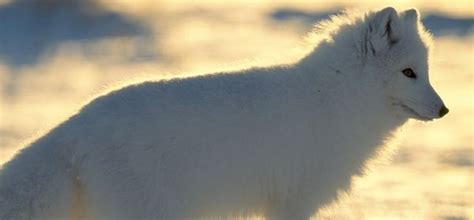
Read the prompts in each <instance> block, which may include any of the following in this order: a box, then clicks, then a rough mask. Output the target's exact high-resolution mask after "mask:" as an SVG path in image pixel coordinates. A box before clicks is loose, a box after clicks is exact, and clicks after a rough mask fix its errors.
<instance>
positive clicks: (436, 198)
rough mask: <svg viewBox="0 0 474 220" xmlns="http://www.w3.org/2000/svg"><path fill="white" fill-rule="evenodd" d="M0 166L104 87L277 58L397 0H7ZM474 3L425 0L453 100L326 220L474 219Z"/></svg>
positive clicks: (417, 126) (415, 126)
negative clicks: (318, 28)
mask: <svg viewBox="0 0 474 220" xmlns="http://www.w3.org/2000/svg"><path fill="white" fill-rule="evenodd" d="M1 4H3V5H2V6H0V33H2V34H0V164H1V163H2V162H4V161H5V160H7V159H8V158H9V157H10V156H11V155H12V154H13V153H14V152H15V151H16V150H17V149H18V148H19V147H22V146H24V145H25V144H26V143H28V142H29V141H31V140H32V139H34V138H35V137H38V136H40V135H41V134H42V133H44V132H45V131H47V130H48V129H49V128H51V127H53V126H55V125H56V124H57V123H59V122H61V121H62V120H64V119H65V118H67V117H68V116H69V115H71V114H73V113H74V112H75V111H76V110H77V109H78V108H79V107H80V106H81V105H82V104H84V103H86V102H87V100H89V99H90V98H91V97H93V96H94V95H96V94H98V93H101V92H103V91H106V90H108V89H110V88H112V87H116V86H117V85H119V84H123V83H127V82H129V81H134V80H142V79H143V78H150V77H153V78H160V77H172V76H175V75H183V74H204V73H208V72H214V71H221V70H229V69H237V68H243V67H247V66H252V65H270V64H272V63H281V62H287V61H288V60H291V59H293V58H294V57H296V56H298V54H301V48H302V47H303V46H304V43H302V42H303V40H304V39H303V38H304V35H305V33H306V32H307V31H309V30H310V29H311V24H312V23H313V22H314V21H317V20H319V19H322V18H326V17H327V16H328V15H329V14H333V13H336V12H338V11H339V10H340V9H341V8H345V7H353V6H358V7H361V8H367V7H383V6H387V5H393V4H387V3H383V2H382V3H377V5H371V4H373V3H369V1H367V2H363V3H360V5H354V3H347V2H339V3H338V4H334V3H328V2H321V1H320V2H304V1H300V2H298V3H285V2H278V3H271V4H267V3H265V2H253V1H249V2H240V1H220V2H219V1H205V2H201V3H199V4H198V3H191V2H188V1H174V3H170V2H167V1H151V0H150V1H147V0H141V1H138V3H137V2H135V4H130V3H128V2H127V1H110V0H90V1H80V0H67V1H59V0H57V1H55V0H48V1H45V0H44V1H41V0H38V1H33V2H30V1H28V2H27V1H21V2H19V1H10V3H7V2H6V1H1V0H0V5H1ZM473 4H474V3H473V2H472V1H465V2H464V1H446V2H442V1H437V2H430V3H426V2H423V1H415V2H412V3H410V4H409V3H407V2H404V1H402V3H398V4H395V6H396V7H399V8H400V9H406V8H409V7H414V6H416V7H418V8H419V9H420V11H421V12H422V13H423V14H424V15H426V17H424V19H425V23H426V25H427V27H428V28H429V29H430V30H431V31H432V32H433V34H434V35H435V49H434V54H433V55H434V56H433V57H432V63H433V66H432V69H431V79H432V84H433V85H434V87H435V88H436V89H437V90H438V92H439V93H440V94H441V96H442V97H443V99H444V101H445V103H446V104H447V105H448V107H449V108H450V110H451V111H450V113H449V114H448V115H447V116H446V117H445V118H443V119H442V120H439V121H435V122H430V123H419V122H412V123H410V125H408V126H406V127H405V128H404V129H403V131H402V134H401V137H400V139H399V141H398V146H399V147H398V149H397V150H396V151H394V156H393V159H391V160H390V159H387V158H386V160H382V161H377V162H374V164H375V165H374V166H373V168H372V172H370V173H369V174H367V175H366V176H364V177H362V178H356V179H355V182H354V186H353V190H352V191H351V192H350V194H348V195H344V196H342V199H341V200H340V201H339V202H338V203H337V204H333V205H332V206H331V207H329V208H328V209H325V210H322V211H321V212H320V213H319V214H318V217H319V218H321V219H443V220H461V219H466V220H467V219H474V177H473V174H474V173H473V171H474V149H473V135H474V132H473V123H474V117H473V116H474V115H473V114H474V112H473V108H474V78H473V77H474V63H473V61H474V31H473V30H474V28H473V25H474V5H473Z"/></svg>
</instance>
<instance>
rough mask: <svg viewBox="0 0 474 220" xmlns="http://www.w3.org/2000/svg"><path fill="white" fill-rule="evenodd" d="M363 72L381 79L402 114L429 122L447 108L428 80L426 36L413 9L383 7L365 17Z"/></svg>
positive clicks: (389, 100) (386, 92) (387, 98)
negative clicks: (401, 10)
mask: <svg viewBox="0 0 474 220" xmlns="http://www.w3.org/2000/svg"><path fill="white" fill-rule="evenodd" d="M366 21H367V22H366V27H365V28H366V30H365V31H366V33H365V42H364V44H365V45H364V47H363V49H364V50H365V54H366V58H365V64H364V72H367V73H373V74H376V76H374V77H377V78H383V79H382V82H383V84H384V85H383V89H382V90H383V91H382V92H383V93H384V94H383V95H384V97H385V99H386V100H388V105H390V108H392V109H394V110H395V112H396V114H400V115H402V116H404V117H408V118H415V119H418V120H423V121H428V120H432V119H435V118H441V117H443V116H444V115H446V114H447V113H448V108H446V106H445V105H444V103H443V101H442V100H441V98H440V97H439V95H438V94H437V93H436V91H435V90H434V89H433V87H432V86H431V84H430V81H429V76H428V74H429V65H428V58H429V57H428V56H429V36H428V34H427V33H426V32H425V31H424V28H423V26H422V24H421V22H420V19H419V13H418V11H417V10H416V9H410V10H407V11H403V12H400V13H398V12H397V11H396V10H395V9H394V8H391V7H389V8H385V9H383V10H381V11H378V12H375V13H373V14H369V15H367V17H366Z"/></svg>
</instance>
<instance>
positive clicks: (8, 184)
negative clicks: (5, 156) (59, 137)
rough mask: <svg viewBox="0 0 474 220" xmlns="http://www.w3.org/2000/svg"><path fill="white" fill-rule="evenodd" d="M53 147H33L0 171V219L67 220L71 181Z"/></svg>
mask: <svg viewBox="0 0 474 220" xmlns="http://www.w3.org/2000/svg"><path fill="white" fill-rule="evenodd" d="M62 158H63V157H62V156H61V154H60V153H59V152H58V150H57V148H54V147H51V146H49V147H46V146H39V144H33V145H32V146H30V147H28V148H26V149H24V150H23V151H22V152H21V153H20V154H18V155H17V156H16V157H15V158H14V159H12V160H11V161H10V162H7V163H6V164H4V166H3V168H2V170H0V219H2V220H20V219H70V216H71V215H70V213H71V212H72V211H73V209H72V205H73V200H74V199H73V197H74V181H73V180H74V178H73V174H72V172H71V171H70V169H68V166H67V163H65V162H64V159H62Z"/></svg>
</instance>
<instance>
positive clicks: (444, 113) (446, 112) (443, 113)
mask: <svg viewBox="0 0 474 220" xmlns="http://www.w3.org/2000/svg"><path fill="white" fill-rule="evenodd" d="M448 112H449V109H448V108H446V106H444V105H443V107H441V109H440V110H439V117H440V118H442V117H443V116H445V115H446V114H448Z"/></svg>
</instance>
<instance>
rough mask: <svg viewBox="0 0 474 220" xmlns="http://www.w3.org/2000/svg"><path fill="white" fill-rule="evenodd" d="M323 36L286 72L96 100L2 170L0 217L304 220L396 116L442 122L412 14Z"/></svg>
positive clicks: (217, 78) (362, 21)
mask: <svg viewBox="0 0 474 220" xmlns="http://www.w3.org/2000/svg"><path fill="white" fill-rule="evenodd" d="M322 28H323V29H326V32H325V33H321V34H327V37H326V38H324V39H323V40H321V41H320V42H318V44H317V45H316V46H315V49H314V50H312V52H310V53H309V54H307V55H306V56H305V57H303V58H302V59H300V60H299V61H298V62H296V63H294V64H292V65H286V66H274V67H269V68H253V69H247V70H242V71H239V72H234V73H220V74H210V75H204V76H199V77H190V78H184V79H173V80H166V81H157V82H144V83H141V84H136V85H131V86H128V87H125V88H122V89H120V90H117V91H113V92H110V93H109V94H107V95H104V96H101V97H98V98H96V99H95V100H94V101H92V102H91V103H90V104H88V105H86V106H85V107H83V108H82V110H81V111H80V112H79V113H77V114H76V115H74V116H72V117H71V118H70V119H68V120H67V121H65V122H64V123H62V124H61V125H59V126H58V127H56V128H55V129H53V130H52V131H50V132H49V133H47V134H46V135H44V136H43V137H42V138H40V139H38V140H37V141H35V142H34V143H32V144H31V145H30V146H28V147H27V148H25V149H24V150H22V151H21V153H19V154H18V155H16V157H14V158H13V159H12V160H11V161H10V162H8V163H6V164H5V165H4V167H3V169H2V170H1V172H0V219H3V220H10V219H15V220H18V219H71V218H85V219H101V220H102V219H161V220H183V219H206V218H210V217H228V216H238V215H250V214H257V215H262V216H264V217H265V218H266V219H268V220H283V219H286V220H303V219H305V220H307V219H309V218H310V216H311V215H312V214H313V213H314V212H315V211H316V210H317V209H318V208H319V207H321V205H324V204H326V203H328V202H330V201H331V200H332V199H334V198H335V196H336V192H337V191H338V190H344V189H347V187H348V186H349V184H350V179H351V176H353V175H358V174H361V172H362V170H363V166H364V164H365V162H366V161H367V160H368V159H370V158H371V157H372V156H374V152H375V151H376V150H377V149H378V148H379V147H381V146H382V145H383V143H384V141H385V140H386V139H387V138H389V137H390V135H391V134H393V131H395V130H396V129H397V128H398V127H400V126H401V125H402V124H404V123H405V122H406V121H407V120H408V119H409V118H415V119H419V120H432V119H435V118H440V117H442V116H443V115H445V114H446V113H447V112H448V109H447V108H446V107H445V106H444V104H443V102H442V100H441V99H440V97H439V96H438V95H437V94H436V92H435V91H434V89H433V88H432V87H431V85H430V83H429V80H428V52H429V44H430V41H431V40H430V37H429V35H428V34H427V33H426V32H425V30H424V28H423V26H422V25H421V23H420V21H419V14H418V12H417V11H416V10H415V9H410V10H407V11H403V12H400V13H398V12H397V11H396V10H395V9H393V8H385V9H383V10H381V11H377V12H368V13H366V14H364V15H362V16H356V15H349V14H346V15H341V16H339V17H335V18H332V20H331V21H328V22H326V23H324V24H323V25H322Z"/></svg>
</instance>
